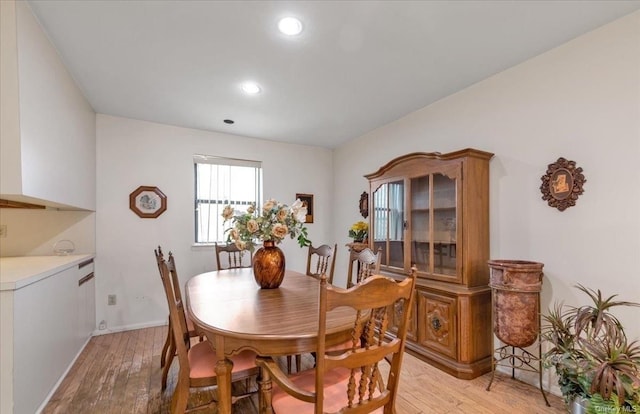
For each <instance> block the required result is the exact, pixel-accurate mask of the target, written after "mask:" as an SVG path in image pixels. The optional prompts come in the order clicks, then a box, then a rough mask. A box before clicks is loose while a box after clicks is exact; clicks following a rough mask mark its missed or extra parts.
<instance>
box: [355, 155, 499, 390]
mask: <svg viewBox="0 0 640 414" xmlns="http://www.w3.org/2000/svg"><path fill="white" fill-rule="evenodd" d="M492 156H493V154H491V153H488V152H484V151H479V150H475V149H464V150H460V151H456V152H451V153H448V154H440V153H437V152H436V153H411V154H407V155H404V156H401V157H398V158H395V159H393V160H391V161H390V162H388V163H387V164H385V165H384V166H382V167H380V168H379V169H378V171H376V172H374V173H371V174H368V175H366V176H365V177H366V178H367V179H368V180H369V186H370V191H369V194H370V200H369V207H370V208H369V220H370V227H369V228H370V231H369V245H370V247H371V249H372V250H374V251H378V249H381V254H382V258H381V271H382V273H384V274H388V275H390V276H397V277H401V276H403V275H406V274H408V272H409V270H410V268H411V267H412V266H416V268H417V269H418V282H417V287H416V289H417V292H416V300H415V301H414V307H413V310H412V311H413V313H414V314H413V315H412V316H411V326H410V329H409V334H408V342H407V349H408V350H409V351H411V352H413V353H414V354H415V355H417V356H418V357H420V358H422V359H423V360H425V361H427V362H430V363H432V364H433V365H435V366H437V367H439V368H441V369H443V370H445V371H447V372H449V373H451V374H453V375H455V376H456V377H459V378H467V379H470V378H475V377H477V376H479V375H481V374H483V373H486V372H488V371H490V370H491V335H492V334H491V290H490V288H489V286H488V283H489V268H488V266H487V261H488V260H489V161H490V159H491V157H492ZM396 316H397V315H396Z"/></svg>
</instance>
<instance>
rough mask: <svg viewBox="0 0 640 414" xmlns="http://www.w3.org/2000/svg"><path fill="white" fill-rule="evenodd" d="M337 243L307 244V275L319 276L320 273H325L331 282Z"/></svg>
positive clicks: (331, 282)
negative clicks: (315, 245) (314, 245)
mask: <svg viewBox="0 0 640 414" xmlns="http://www.w3.org/2000/svg"><path fill="white" fill-rule="evenodd" d="M337 251H338V245H337V244H334V245H333V247H331V246H329V245H328V244H323V245H321V246H318V247H313V245H310V246H309V250H308V253H307V275H308V276H313V277H315V278H318V279H319V278H320V275H323V274H326V275H327V277H328V282H329V283H330V284H333V272H334V270H335V268H336V252H337Z"/></svg>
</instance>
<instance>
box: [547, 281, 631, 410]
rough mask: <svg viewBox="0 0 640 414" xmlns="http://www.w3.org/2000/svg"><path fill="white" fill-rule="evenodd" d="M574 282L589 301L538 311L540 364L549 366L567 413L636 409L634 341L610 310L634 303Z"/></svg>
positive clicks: (556, 305) (558, 305)
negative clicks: (542, 346) (543, 347)
mask: <svg viewBox="0 0 640 414" xmlns="http://www.w3.org/2000/svg"><path fill="white" fill-rule="evenodd" d="M576 287H577V288H578V289H580V290H581V291H582V292H584V293H585V294H587V295H588V296H589V298H590V299H591V302H592V303H591V304H589V305H584V306H579V307H570V306H564V305H563V304H562V303H556V304H555V305H554V307H553V308H552V309H550V310H549V313H548V315H544V316H543V318H544V321H545V324H544V326H543V328H542V338H543V339H545V340H547V341H549V342H550V343H551V348H550V349H549V350H548V351H547V352H546V353H545V354H544V355H543V360H544V362H545V366H547V367H550V366H553V367H555V371H556V374H557V376H558V384H559V385H560V391H561V392H562V395H563V396H564V399H565V402H566V403H567V404H569V405H571V406H572V410H573V411H572V412H586V413H593V414H597V413H607V414H614V413H640V343H639V342H638V341H637V340H634V341H631V342H630V341H629V340H628V339H627V336H626V334H625V332H624V328H623V326H622V324H621V323H620V321H619V320H618V319H617V318H616V317H615V316H614V315H613V314H612V313H611V310H612V308H615V307H619V306H640V304H638V303H634V302H625V301H615V300H614V298H615V297H616V296H617V295H613V296H610V297H608V298H603V296H602V293H601V292H600V290H597V291H594V290H592V289H588V288H585V287H584V286H582V285H578V286H576ZM580 407H582V408H580ZM580 410H582V411H580Z"/></svg>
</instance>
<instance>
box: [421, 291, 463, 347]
mask: <svg viewBox="0 0 640 414" xmlns="http://www.w3.org/2000/svg"><path fill="white" fill-rule="evenodd" d="M416 293H417V295H416V298H417V302H418V343H419V344H420V345H421V346H424V347H427V348H430V349H433V350H434V351H436V352H439V353H441V354H443V355H446V356H449V357H451V358H454V359H455V358H457V352H456V343H457V315H456V298H452V297H447V296H442V295H437V294H435V293H431V292H427V291H423V290H418V291H417V292H416Z"/></svg>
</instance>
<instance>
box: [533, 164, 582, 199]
mask: <svg viewBox="0 0 640 414" xmlns="http://www.w3.org/2000/svg"><path fill="white" fill-rule="evenodd" d="M540 179H541V180H542V184H541V185H540V191H542V199H543V200H547V202H548V203H549V206H551V207H555V208H557V209H558V210H560V211H564V210H566V209H567V208H569V207H571V206H575V205H576V201H577V200H578V197H579V196H580V195H581V194H582V193H583V192H584V189H583V188H582V186H583V184H584V183H586V182H587V180H586V179H585V178H584V175H583V174H582V168H580V167H576V162H575V161H569V160H567V159H565V158H562V157H560V158H558V161H556V162H554V163H552V164H549V166H548V168H547V173H546V174H545V175H543V176H542V177H540Z"/></svg>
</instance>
